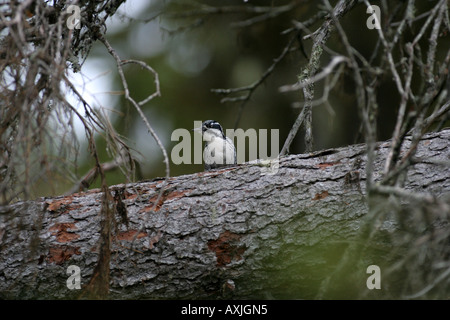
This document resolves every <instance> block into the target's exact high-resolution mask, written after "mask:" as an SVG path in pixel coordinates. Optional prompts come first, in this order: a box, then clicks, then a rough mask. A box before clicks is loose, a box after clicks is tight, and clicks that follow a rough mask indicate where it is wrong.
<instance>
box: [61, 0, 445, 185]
mask: <svg viewBox="0 0 450 320" xmlns="http://www.w3.org/2000/svg"><path fill="white" fill-rule="evenodd" d="M294 2H295V1H294ZM330 2H331V4H332V5H335V3H336V2H337V1H330ZM292 3H293V2H292V1H251V0H250V1H242V0H240V1H237V0H236V1H233V0H227V1H195V2H194V1H192V2H191V1H137V0H128V1H126V2H125V3H124V4H122V6H121V7H120V8H119V10H118V12H117V13H116V14H115V15H114V17H113V18H112V19H109V20H107V28H108V29H107V33H106V37H107V39H108V41H109V42H110V44H111V46H112V47H113V48H114V49H115V50H116V51H117V53H118V54H119V56H120V58H121V59H136V60H142V61H145V62H146V63H147V64H148V65H149V66H151V67H152V68H153V69H154V70H155V71H156V72H157V73H158V75H159V81H160V86H161V97H157V98H155V99H153V100H151V101H150V102H149V103H147V104H146V105H144V106H143V107H142V109H143V111H144V113H145V114H146V116H147V119H148V121H149V123H150V124H151V126H152V127H153V128H154V129H155V131H156V133H157V134H158V135H159V137H160V139H161V141H162V143H163V144H164V146H165V148H166V150H167V153H168V155H169V157H170V154H171V150H172V148H173V146H175V145H176V144H177V143H179V142H178V141H171V134H172V132H173V130H175V129H177V128H186V129H188V130H190V129H192V128H193V125H194V121H204V120H208V119H214V120H217V121H219V122H220V123H221V124H222V126H223V127H224V129H226V128H229V129H232V128H234V127H235V126H236V125H237V127H238V128H242V129H243V130H247V129H249V128H254V129H255V130H259V129H268V130H269V132H270V129H279V140H280V141H279V146H280V149H281V148H282V146H283V144H284V141H285V139H286V137H287V135H288V133H289V131H290V129H291V127H292V125H293V123H294V121H295V119H296V118H297V116H298V114H299V112H300V111H301V106H302V105H303V101H304V97H303V93H302V91H301V90H300V91H295V92H289V93H281V92H280V91H279V87H280V86H283V85H289V84H293V83H295V82H296V81H297V77H298V75H299V74H300V73H301V71H302V68H303V67H304V66H305V65H306V64H307V62H308V59H309V54H310V51H311V45H312V41H311V40H310V39H308V40H302V39H300V38H299V39H295V40H294V41H296V43H295V45H293V46H292V50H290V51H289V52H288V54H287V55H286V56H285V57H284V59H283V60H281V62H280V63H278V64H277V65H276V68H275V69H274V70H273V72H272V73H271V74H270V75H269V76H268V77H267V79H266V80H265V81H264V82H263V83H262V84H261V85H260V86H258V87H257V89H256V90H255V91H254V92H253V94H252V95H251V98H250V99H249V101H247V102H246V103H245V104H242V103H241V102H226V103H222V102H221V99H222V98H224V96H223V95H219V94H217V93H214V92H212V89H218V88H223V89H227V88H236V87H242V86H248V85H250V84H252V83H254V82H255V81H257V80H259V79H260V78H261V76H262V75H263V74H264V73H265V72H266V70H267V69H268V68H269V67H270V66H271V65H272V64H273V62H274V59H276V58H277V57H279V56H280V54H281V53H282V52H283V49H284V48H285V47H286V44H287V43H288V42H289V40H290V39H291V37H292V33H290V32H289V30H290V29H291V28H292V27H293V20H296V21H307V20H308V19H311V18H312V17H313V16H314V15H316V14H317V13H318V12H319V11H320V10H321V8H322V7H321V6H320V2H318V1H298V3H297V4H296V5H295V6H294V7H293V8H292V9H291V10H288V11H286V12H284V13H282V14H280V15H277V16H275V17H273V18H269V19H265V20H262V21H261V22H253V23H251V24H250V25H248V26H247V25H243V23H242V22H246V21H249V20H251V19H252V18H254V17H255V16H256V15H255V14H251V13H245V12H242V13H239V12H237V13H236V12H234V13H226V12H222V13H219V12H215V11H213V10H211V12H212V13H210V14H208V15H204V14H203V15H201V14H195V12H196V11H201V10H206V9H209V8H218V7H219V6H225V5H226V6H227V7H233V6H234V7H239V6H248V5H258V6H273V5H276V6H281V5H284V4H286V5H288V4H292ZM371 3H372V4H377V1H372V2H371ZM433 4H434V2H433V1H420V3H418V4H417V6H418V7H417V10H418V12H416V15H418V14H420V12H422V11H426V10H429V9H430V7H432V6H433ZM235 11H239V10H235ZM163 13H164V14H163ZM382 14H383V13H382ZM368 17H369V15H368V14H367V13H366V6H365V5H364V4H362V3H360V4H358V5H357V6H356V7H355V8H354V10H352V11H351V12H349V13H348V14H347V15H346V16H345V17H344V18H343V19H342V20H341V23H342V26H343V28H344V29H345V31H346V33H347V36H348V38H349V41H350V43H351V45H352V46H354V47H355V48H356V49H357V50H358V51H359V52H360V53H361V54H362V55H363V56H364V57H365V58H366V59H367V60H369V59H370V56H371V54H372V53H373V51H374V48H375V45H376V41H377V38H378V34H377V31H376V30H375V29H373V30H369V29H368V28H367V27H366V21H367V18H368ZM382 18H383V16H382ZM400 18H401V17H399V19H400ZM322 22H323V19H319V20H318V21H317V22H315V23H314V24H312V25H311V26H310V27H309V29H310V30H311V31H315V30H317V28H319V26H320V25H321V24H322ZM304 35H306V34H303V36H304ZM406 37H408V35H406ZM410 37H412V35H410ZM327 46H328V48H329V49H330V50H331V51H334V52H337V53H340V54H344V55H345V48H344V47H343V46H342V44H341V40H340V38H339V37H338V36H337V35H336V34H333V35H332V36H331V37H330V39H329V40H328V42H327ZM442 54H444V53H442ZM331 57H332V55H331V54H330V53H328V52H324V54H323V55H322V57H321V66H322V67H323V66H326V65H327V64H328V63H329V62H330V60H331ZM124 70H125V76H126V78H127V80H128V85H129V90H130V94H131V96H132V97H133V98H134V99H135V100H137V101H139V100H141V99H144V98H145V97H147V96H148V95H149V94H151V93H153V92H154V91H155V84H154V78H153V76H152V75H151V74H150V73H149V72H148V71H146V70H144V69H142V68H140V67H139V66H137V65H125V66H124ZM70 78H71V79H72V80H73V81H74V82H75V83H77V86H78V89H79V90H80V92H82V93H83V96H84V97H85V99H86V100H87V101H88V102H89V103H90V104H91V106H93V107H96V108H101V109H103V110H105V111H107V114H108V115H109V117H110V118H111V121H112V124H113V125H114V128H115V129H116V130H117V132H118V133H119V134H121V135H122V136H123V137H125V138H126V141H127V142H128V144H129V145H130V146H131V147H132V148H134V149H135V151H133V152H134V154H135V156H136V158H137V159H138V161H139V163H138V168H137V171H136V177H135V178H136V180H144V179H153V178H155V177H161V176H164V175H165V166H164V163H163V154H162V152H161V150H160V149H159V148H158V146H157V144H156V142H155V141H154V139H153V138H152V137H151V135H150V134H149V133H148V131H147V129H146V127H145V125H144V123H143V121H142V119H141V118H140V117H139V115H138V113H137V112H136V110H135V109H134V107H133V106H132V105H131V104H129V103H128V102H127V101H126V100H125V99H124V96H123V87H122V83H121V81H120V78H119V76H118V73H117V67H116V65H115V61H114V60H113V58H112V57H111V55H110V54H109V53H108V52H107V50H106V48H105V47H104V46H103V44H102V43H100V42H98V41H97V43H95V44H94V46H93V48H92V51H91V53H90V54H89V56H88V58H87V60H86V61H85V63H84V65H83V67H82V69H81V72H78V73H71V74H70ZM352 81H353V80H352V77H351V76H350V75H348V76H347V75H346V74H345V73H344V74H343V75H342V76H340V78H339V79H338V82H337V84H336V86H335V87H334V88H333V89H332V90H331V92H330V93H329V96H328V99H326V100H327V103H321V104H318V105H317V106H315V107H314V108H313V136H314V150H321V149H326V148H332V147H340V146H347V145H349V144H353V143H359V142H364V141H363V140H362V136H361V134H360V121H359V118H358V113H357V109H356V102H355V97H354V84H353V82H352ZM323 82H324V81H323V80H322V81H319V82H318V83H317V84H316V89H315V90H316V91H315V99H320V98H321V97H322V95H323V93H324V91H323V87H324V86H323ZM233 96H239V93H238V94H235V95H233ZM74 103H78V102H77V101H76V99H74ZM378 104H379V114H378V137H377V139H378V140H384V139H388V138H389V137H390V136H391V134H392V131H393V128H394V123H395V119H396V111H397V107H398V104H399V96H398V93H397V90H396V88H395V84H394V82H393V81H392V79H391V76H390V75H389V73H386V77H385V79H383V83H382V84H381V85H380V87H379V90H378ZM241 107H242V114H241V116H239V114H240V108H241ZM79 108H80V110H81V109H82V106H81V105H79ZM238 119H239V121H238ZM237 121H238V122H237ZM79 127H80V130H79V135H78V136H79V141H80V152H81V154H80V155H79V156H78V159H77V160H78V166H77V167H76V174H77V175H78V176H83V175H84V174H86V172H87V171H88V170H89V169H91V168H92V167H93V164H94V162H93V160H92V159H91V158H90V157H89V156H87V143H86V142H85V140H86V139H85V134H84V130H83V129H82V126H81V124H80V126H79ZM192 138H193V137H192ZM97 143H98V150H99V152H100V155H101V161H102V162H106V161H110V160H111V158H110V157H108V155H107V152H106V144H105V142H104V141H103V140H102V139H100V138H99V139H98V141H97ZM304 147H305V145H304V141H303V132H302V128H301V130H300V131H299V133H298V134H297V137H296V138H295V140H294V142H293V144H292V146H291V148H290V153H291V154H297V153H302V152H303V151H304ZM268 150H270V149H268ZM84 152H86V154H83V153H84ZM247 160H249V159H247ZM250 160H251V159H250ZM170 170H171V172H170V173H171V176H177V175H182V174H189V173H194V172H199V171H203V165H194V164H190V165H188V164H181V165H175V164H174V163H173V162H170ZM107 182H108V184H118V183H124V182H126V178H125V176H124V175H123V174H122V173H121V172H120V170H116V171H114V172H108V174H107ZM97 186H98V181H97V182H96V184H94V185H93V186H92V187H97ZM64 188H70V186H68V185H66V186H63V188H62V189H64ZM61 191H62V192H63V191H64V190H61Z"/></svg>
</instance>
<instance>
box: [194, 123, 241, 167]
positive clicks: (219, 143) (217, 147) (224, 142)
mask: <svg viewBox="0 0 450 320" xmlns="http://www.w3.org/2000/svg"><path fill="white" fill-rule="evenodd" d="M194 131H196V132H198V133H200V134H201V135H202V136H203V141H205V142H206V144H205V148H204V149H203V161H204V162H205V170H211V169H217V168H223V167H228V166H231V165H233V164H236V148H235V147H234V144H233V141H231V139H230V138H228V137H227V136H226V135H225V134H224V133H223V129H222V126H221V125H220V124H219V123H218V122H217V121H215V120H206V121H205V122H203V123H202V126H201V127H200V128H195V129H194Z"/></svg>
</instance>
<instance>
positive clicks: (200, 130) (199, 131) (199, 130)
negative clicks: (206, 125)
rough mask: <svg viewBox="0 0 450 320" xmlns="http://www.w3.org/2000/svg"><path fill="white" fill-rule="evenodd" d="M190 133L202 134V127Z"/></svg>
mask: <svg viewBox="0 0 450 320" xmlns="http://www.w3.org/2000/svg"><path fill="white" fill-rule="evenodd" d="M192 131H194V132H197V133H200V134H202V127H199V128H194V129H192Z"/></svg>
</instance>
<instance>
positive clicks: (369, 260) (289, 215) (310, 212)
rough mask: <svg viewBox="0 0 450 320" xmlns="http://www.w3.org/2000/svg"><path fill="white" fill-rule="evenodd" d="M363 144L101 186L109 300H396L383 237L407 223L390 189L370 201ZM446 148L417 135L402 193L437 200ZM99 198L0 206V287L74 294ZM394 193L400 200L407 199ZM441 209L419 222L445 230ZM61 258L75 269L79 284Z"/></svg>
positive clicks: (95, 251) (444, 189) (85, 270)
mask: <svg viewBox="0 0 450 320" xmlns="http://www.w3.org/2000/svg"><path fill="white" fill-rule="evenodd" d="M410 141H411V139H408V138H406V143H405V144H406V145H404V146H403V147H404V148H407V147H408V143H409V142H410ZM365 150H366V146H365V145H363V144H361V145H353V146H349V147H346V148H339V149H330V150H324V151H320V152H316V153H312V154H300V155H290V156H287V157H283V158H281V159H280V160H279V168H278V170H276V169H277V168H275V171H277V172H273V174H270V170H269V168H268V167H266V166H264V165H262V164H243V165H238V166H237V167H234V168H227V169H222V170H216V171H210V172H200V173H196V174H190V175H184V176H179V177H172V178H171V179H170V180H169V181H168V183H167V184H166V185H165V189H164V191H163V193H162V196H161V197H160V198H159V201H158V203H155V202H156V201H157V200H158V194H159V192H160V188H161V187H162V186H164V180H161V179H159V180H158V179H156V180H154V181H144V182H138V183H130V184H126V185H125V184H122V185H116V186H112V187H110V188H109V189H110V192H111V195H112V196H113V197H110V198H111V201H113V202H114V219H113V220H114V221H113V223H112V235H111V255H110V275H109V281H110V284H109V288H110V292H109V298H112V299H115V298H119V299H137V298H138V299H155V298H163V299H164V298H168V299H174V298H195V299H200V298H210V299H221V298H233V299H260V298H275V299H291V298H295V299H303V298H358V297H369V298H393V297H394V298H396V297H402V296H403V295H405V294H406V293H408V292H406V291H405V287H407V286H408V284H405V282H404V281H406V280H405V279H404V278H405V277H401V276H400V275H401V272H400V271H398V270H397V276H396V277H391V278H385V275H387V274H388V271H389V270H391V271H392V270H393V269H392V267H393V266H394V265H395V264H396V263H397V262H398V261H399V260H398V259H400V258H401V257H404V253H405V252H409V251H408V247H407V246H406V245H404V246H403V247H393V242H392V241H393V239H394V237H392V235H394V234H395V235H397V236H400V235H402V236H401V237H402V239H403V240H405V239H410V238H408V236H411V233H408V230H410V229H408V223H409V222H407V221H406V220H404V219H403V220H402V219H399V218H398V214H397V213H398V212H400V211H399V210H397V209H395V208H396V207H395V205H391V202H390V200H389V199H390V197H389V196H386V197H385V196H382V195H374V196H373V197H372V196H371V197H370V199H371V201H375V205H374V206H373V208H375V209H374V210H369V204H368V203H369V201H367V199H368V197H367V195H366V191H365V190H366V184H365V181H366V175H365V165H366V156H365ZM388 150H389V142H383V143H379V144H378V146H377V149H376V159H375V163H374V178H375V181H377V180H379V179H380V178H381V172H382V170H383V165H384V160H385V159H386V155H387V152H388ZM449 150H450V130H444V131H441V132H438V133H431V134H427V135H425V136H424V138H423V139H422V140H421V142H420V144H419V147H418V151H417V154H416V159H415V164H414V165H411V166H410V167H409V170H408V174H407V177H406V183H405V189H406V190H407V191H408V192H409V191H418V192H421V194H423V193H424V192H426V193H427V194H431V195H435V196H437V197H438V198H439V199H444V195H445V194H446V193H448V192H449V190H450V170H448V161H449ZM445 162H447V166H446V165H442V163H445ZM272 169H273V168H272ZM394 196H395V195H393V196H392V197H394ZM102 199H103V197H102V193H101V190H100V189H95V190H90V191H88V192H83V193H75V194H71V195H68V196H60V197H55V198H41V199H37V200H36V201H27V202H18V203H15V204H12V205H9V206H4V207H0V252H1V253H0V296H1V297H2V298H20V299H35V298H39V299H52V298H57V299H61V298H62V299H71V298H79V297H83V288H85V287H86V285H87V284H88V282H89V279H90V278H91V276H92V275H93V272H94V269H95V267H96V264H97V261H98V258H99V251H100V248H99V244H100V243H101V241H100V230H101V228H100V222H101V215H100V212H101V205H102ZM112 199H113V200H112ZM380 199H381V201H379V200H380ZM404 199H405V198H402V202H401V204H400V207H402V208H405V206H404V205H405V204H408V203H409V204H412V203H414V201H413V199H410V201H409V202H408V201H406V202H405V201H404ZM370 203H371V208H372V202H370ZM396 203H397V202H396ZM446 203H447V204H448V200H447V202H446ZM441 205H442V203H441ZM447 209H448V207H447ZM377 212H378V213H379V212H382V215H380V214H378V215H377V216H376V217H375V216H374V215H375V214H376V213H377ZM369 213H370V214H369ZM440 214H441V216H437V215H436V216H433V215H431V216H428V218H427V219H428V220H427V221H428V223H429V224H433V223H435V222H436V221H437V220H438V219H440V220H439V221H440V222H441V223H440V229H439V230H441V231H443V230H444V231H446V232H447V235H448V226H447V224H445V223H444V222H445V221H448V220H446V219H448V212H445V215H444V216H442V210H441V211H440ZM405 215H408V213H405ZM380 217H381V218H380ZM405 221H406V222H405ZM405 223H406V225H407V226H406V227H405V225H404V224H405ZM434 230H435V229H434ZM436 230H437V229H436ZM423 235H427V234H426V232H425V231H423V230H422V233H421V234H420V235H418V237H419V236H423ZM411 239H412V240H411ZM411 239H410V240H408V243H409V244H411V241H413V240H415V239H416V238H415V235H414V237H413V238H411ZM447 243H448V240H447ZM402 244H404V242H402ZM394 245H395V244H394ZM447 253H448V249H447V251H446V254H447ZM447 259H448V257H447ZM447 261H448V260H447ZM370 265H376V266H379V268H380V269H381V290H378V289H376V288H375V289H373V288H369V286H368V284H369V282H370V281H372V280H373V278H372V279H368V278H369V277H371V273H370V272H369V271H370V269H368V267H369V266H370ZM69 266H76V267H78V268H79V278H78V279H80V280H81V289H80V290H78V289H77V286H74V284H75V283H76V282H74V281H75V280H74V279H76V276H77V274H72V272H73V271H72V269H69V270H68V268H69ZM385 271H386V272H385ZM368 272H369V273H368ZM398 272H400V273H398ZM394 273H395V272H394ZM394 273H392V274H394ZM403 275H404V273H403ZM447 279H448V277H447ZM366 280H367V281H366ZM447 281H448V280H447ZM447 283H448V282H447ZM447 288H448V286H447ZM410 289H411V288H410ZM411 290H412V289H411ZM446 290H447V292H446V293H444V294H447V296H446V297H448V289H446ZM410 293H412V291H411V292H410ZM441 293H442V292H441ZM444 297H445V296H444Z"/></svg>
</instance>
